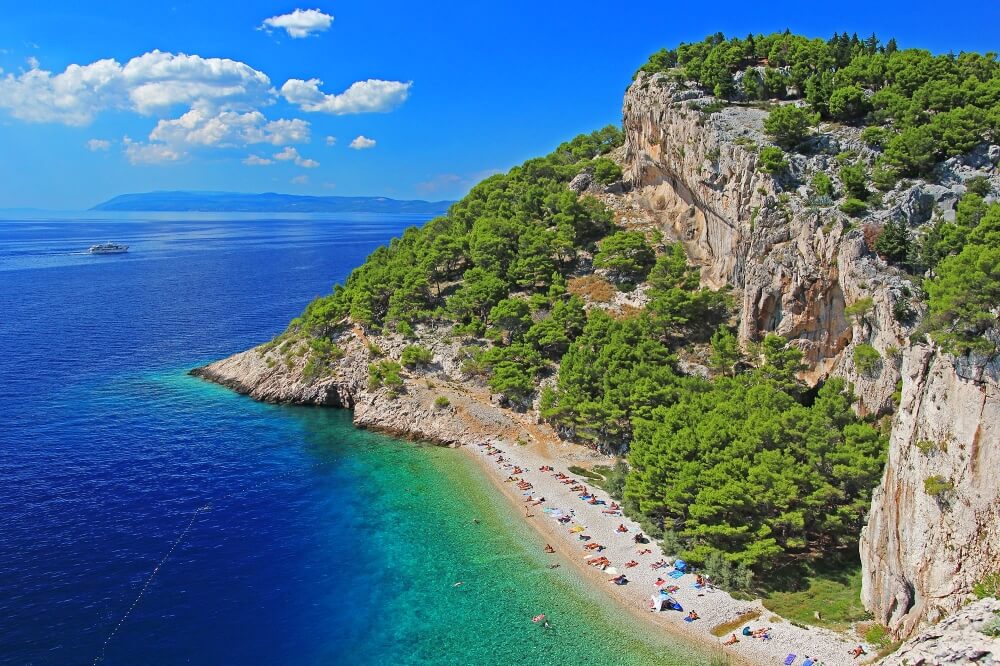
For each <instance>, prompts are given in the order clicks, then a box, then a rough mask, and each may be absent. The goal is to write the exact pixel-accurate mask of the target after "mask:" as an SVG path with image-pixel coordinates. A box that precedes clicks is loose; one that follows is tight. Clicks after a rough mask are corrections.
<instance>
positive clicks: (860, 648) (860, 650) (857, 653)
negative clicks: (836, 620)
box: [850, 645, 868, 659]
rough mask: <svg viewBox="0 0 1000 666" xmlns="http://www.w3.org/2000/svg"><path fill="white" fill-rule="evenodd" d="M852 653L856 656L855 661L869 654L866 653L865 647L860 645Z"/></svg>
mask: <svg viewBox="0 0 1000 666" xmlns="http://www.w3.org/2000/svg"><path fill="white" fill-rule="evenodd" d="M850 653H851V654H852V655H854V658H855V659H857V658H858V657H860V656H861V655H863V654H868V653H867V652H865V648H864V646H863V645H859V646H858V647H856V648H854V649H853V650H850Z"/></svg>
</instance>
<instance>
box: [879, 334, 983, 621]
mask: <svg viewBox="0 0 1000 666" xmlns="http://www.w3.org/2000/svg"><path fill="white" fill-rule="evenodd" d="M998 379H1000V360H997V359H993V360H992V361H990V362H985V361H984V360H983V359H978V360H976V359H969V358H962V359H955V358H953V357H951V356H950V355H947V354H943V353H938V352H936V351H935V349H934V348H933V347H931V346H926V345H916V346H914V347H912V348H910V349H909V350H908V351H907V353H906V355H905V358H904V361H903V391H902V400H901V402H900V406H899V411H898V413H897V415H896V419H895V422H894V424H893V431H892V439H891V443H890V447H889V458H888V463H887V465H886V468H885V473H884V476H883V479H882V485H881V486H880V487H879V488H878V490H877V491H876V493H875V495H874V497H873V499H872V508H871V511H870V514H869V519H868V526H867V527H866V528H865V529H864V530H863V532H862V536H861V561H862V565H863V570H864V576H863V600H864V603H865V606H866V607H867V608H868V609H869V610H870V611H871V612H872V613H873V614H874V616H875V619H876V620H877V621H879V622H881V623H882V624H885V625H887V626H888V627H889V628H890V629H892V630H893V631H894V632H895V633H896V634H897V635H900V636H907V635H909V634H911V633H912V632H913V631H914V629H916V628H917V627H918V626H919V624H920V623H921V622H923V621H932V622H933V621H937V620H939V619H940V618H942V617H943V616H945V615H947V614H948V613H951V612H954V611H955V610H957V609H958V608H960V607H961V606H962V604H964V603H965V602H966V601H967V600H968V599H969V598H970V593H971V591H972V587H973V585H974V584H975V583H977V582H978V581H980V580H981V579H982V578H983V577H984V576H985V575H986V574H987V573H991V572H996V571H998V570H1000V474H998V471H1000V386H998Z"/></svg>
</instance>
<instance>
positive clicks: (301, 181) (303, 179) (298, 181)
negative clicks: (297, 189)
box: [292, 175, 309, 185]
mask: <svg viewBox="0 0 1000 666" xmlns="http://www.w3.org/2000/svg"><path fill="white" fill-rule="evenodd" d="M308 182H309V176H305V175H302V176H296V177H295V178H292V183H293V184H294V185H305V184H306V183H308Z"/></svg>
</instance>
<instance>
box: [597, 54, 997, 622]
mask: <svg viewBox="0 0 1000 666" xmlns="http://www.w3.org/2000/svg"><path fill="white" fill-rule="evenodd" d="M714 101H715V100H714V99H713V98H711V97H705V96H704V93H703V92H701V91H699V90H698V89H697V88H694V87H693V86H689V85H684V84H678V83H675V82H670V81H668V79H667V78H666V77H664V76H663V75H654V76H651V77H650V76H646V75H644V74H640V76H639V77H638V78H637V79H636V81H635V82H634V83H633V85H632V86H631V87H630V88H629V90H628V93H627V94H626V97H625V103H624V109H623V116H624V127H625V133H626V143H625V148H624V162H625V178H626V185H627V187H628V188H630V192H629V193H628V194H626V195H625V196H624V197H623V198H622V200H621V201H617V202H612V203H613V205H615V207H616V208H617V209H618V211H619V213H620V216H621V218H622V219H624V220H629V219H644V220H645V222H646V223H647V224H651V225H653V226H655V227H658V228H659V229H661V230H663V231H664V233H665V234H666V235H668V236H672V237H673V238H676V239H678V240H681V241H683V242H684V244H685V246H686V248H687V250H688V254H689V256H691V257H692V258H693V259H694V260H695V261H696V262H697V263H699V264H700V265H701V266H702V279H703V282H704V283H706V284H708V285H711V286H713V287H722V286H725V285H728V286H730V287H733V288H735V291H736V294H737V299H738V300H739V301H740V320H739V333H740V337H741V339H742V340H744V341H750V340H759V339H760V338H761V337H763V336H764V335H765V334H766V333H768V332H772V331H773V332H776V333H779V334H781V335H783V336H785V337H787V338H789V339H792V340H795V344H798V345H799V346H800V347H801V348H802V350H803V351H804V352H805V356H806V360H807V361H808V362H809V365H810V368H809V370H807V371H806V373H805V375H804V378H805V379H806V380H807V381H812V382H818V381H822V380H823V379H825V378H826V377H829V376H834V375H836V376H842V377H844V378H845V379H846V380H847V381H849V382H851V383H853V384H854V387H855V392H856V393H857V395H858V398H859V404H858V409H859V412H860V413H862V414H884V413H891V412H892V411H893V410H894V409H895V404H894V393H896V392H897V390H899V388H898V384H897V382H901V398H899V397H898V396H899V394H898V393H897V397H896V398H895V399H901V404H900V406H899V411H898V414H897V415H896V417H895V422H894V424H893V436H892V441H891V446H890V451H889V457H888V464H887V465H886V469H885V472H884V477H883V481H882V484H881V487H880V488H879V490H878V491H877V492H876V493H875V496H874V499H873V504H872V509H871V513H870V517H869V523H868V527H867V528H866V529H865V532H864V537H863V540H862V560H863V567H864V582H865V583H864V601H865V605H866V606H867V607H868V608H869V609H870V610H871V611H872V612H873V614H874V615H875V617H876V619H877V620H878V621H880V622H882V623H884V624H886V625H888V626H889V627H890V628H891V629H892V630H893V631H894V632H896V633H897V635H902V636H905V635H909V634H910V633H911V632H912V631H914V629H915V628H916V627H917V626H918V625H919V624H920V623H921V622H923V621H925V620H931V621H934V620H937V619H940V618H941V617H942V616H943V615H944V614H945V613H948V612H952V611H954V610H956V609H957V608H959V607H960V606H961V605H962V604H963V603H964V602H966V601H967V599H968V595H969V591H970V589H971V586H972V585H973V583H975V582H976V581H977V580H978V579H979V578H981V577H982V575H983V574H984V573H985V572H986V571H990V570H992V571H996V570H997V569H998V568H1000V528H998V525H1000V474H997V471H998V470H1000V404H998V397H997V396H998V389H997V361H994V362H993V363H992V364H989V365H982V364H980V365H979V366H975V367H974V366H973V365H971V364H970V363H969V362H968V361H954V360H953V359H951V358H950V357H948V356H946V355H941V354H935V353H934V352H933V350H932V349H931V348H929V347H926V346H915V347H912V348H911V347H910V346H909V345H910V339H909V333H910V330H911V329H910V328H909V327H908V326H907V325H905V324H902V323H900V322H899V321H897V317H896V316H895V315H894V310H895V309H896V308H897V304H898V303H900V302H901V301H906V302H907V304H908V305H909V306H910V307H911V308H913V309H914V310H915V312H916V314H917V315H918V316H919V314H920V309H921V306H920V304H919V303H918V302H916V301H915V300H914V299H912V297H911V294H912V293H914V292H915V291H916V290H915V289H914V288H913V286H912V285H910V284H909V283H908V281H907V280H906V279H904V278H903V277H902V276H901V275H900V274H899V273H898V272H895V271H893V270H891V269H890V268H889V267H888V266H887V265H886V264H885V262H883V261H882V260H881V259H879V258H878V257H876V256H874V255H873V254H872V253H871V252H869V251H868V248H867V246H866V244H865V241H864V239H863V234H862V229H861V225H860V224H858V223H856V222H854V221H850V220H848V219H847V218H846V217H845V216H844V215H842V214H841V213H840V212H839V211H838V210H837V209H836V208H834V207H831V206H830V205H829V203H828V202H822V201H820V202H817V201H815V200H813V199H811V198H810V196H809V191H808V188H807V187H805V186H803V185H798V183H807V182H809V180H810V178H811V175H812V174H814V173H816V172H818V171H822V172H825V173H826V174H827V175H828V176H830V178H831V180H833V181H834V182H835V183H836V182H838V176H837V171H838V168H837V167H838V165H837V161H836V157H835V156H836V154H837V153H838V152H840V151H843V150H848V149H849V150H851V151H852V152H853V154H855V155H857V159H859V160H861V161H865V162H868V163H871V161H872V160H873V159H874V154H873V153H872V152H871V150H870V149H869V148H868V147H867V146H865V145H864V144H863V143H862V142H860V141H859V140H858V136H857V131H856V130H851V129H849V128H848V129H845V128H824V130H823V131H822V133H821V136H819V137H817V138H816V139H814V140H813V142H812V144H813V145H812V146H811V150H810V155H809V156H803V155H793V156H790V157H789V161H790V167H789V171H790V177H786V178H785V179H784V181H775V180H774V179H772V178H771V177H770V176H768V175H765V174H762V173H760V172H759V171H758V168H757V167H758V164H757V161H758V154H757V146H759V145H762V144H764V143H766V138H765V137H764V135H763V119H764V117H765V115H766V112H764V111H761V110H758V109H753V108H742V107H733V106H730V107H725V108H722V109H721V110H716V109H718V105H715V106H713V102H714ZM994 148H995V147H992V146H991V147H988V148H984V147H981V148H980V149H977V150H976V151H974V152H973V153H972V154H970V155H969V156H967V157H966V158H964V159H962V160H960V159H952V160H949V161H948V162H946V163H944V164H942V165H940V166H939V168H938V172H939V173H938V177H939V178H938V180H939V182H940V183H943V184H930V183H926V182H923V181H917V182H916V183H908V184H900V185H898V186H897V189H896V190H894V191H892V192H889V193H886V195H885V197H884V207H883V208H882V209H881V210H878V211H875V212H874V213H873V214H872V215H871V217H870V218H869V219H868V220H866V221H870V222H873V223H879V222H884V221H885V220H894V219H902V220H904V221H906V222H907V224H908V225H909V226H911V227H917V226H919V225H921V224H923V223H926V222H927V221H928V220H929V219H930V217H931V211H932V210H933V209H934V208H935V207H937V208H938V209H939V210H941V212H942V214H943V216H944V217H945V218H946V219H950V218H953V217H954V204H955V201H956V200H957V199H958V197H959V196H960V195H961V193H962V192H964V191H965V190H964V185H963V183H964V181H965V180H967V179H968V178H971V177H973V176H985V177H986V178H988V179H989V180H990V181H991V182H993V183H995V184H1000V171H998V169H997V167H996V163H997V160H996V159H994V155H996V156H1000V149H996V150H994ZM852 306H854V307H852ZM849 313H850V314H849ZM859 344H867V345H871V346H872V347H874V348H875V350H877V351H878V352H879V355H880V359H879V360H878V362H877V363H875V364H874V365H868V366H866V367H858V364H856V363H855V362H854V350H855V349H856V348H857V346H858V345H859ZM932 477H935V478H937V479H939V480H940V483H942V484H944V486H941V487H942V488H945V490H941V491H940V492H939V494H937V495H934V494H931V493H929V492H928V491H927V489H925V482H926V480H927V479H928V478H932ZM930 483H931V484H932V485H931V486H930V488H931V490H935V489H936V487H935V486H934V485H933V483H934V482H930Z"/></svg>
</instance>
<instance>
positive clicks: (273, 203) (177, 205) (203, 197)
mask: <svg viewBox="0 0 1000 666" xmlns="http://www.w3.org/2000/svg"><path fill="white" fill-rule="evenodd" d="M452 203H453V202H451V201H422V200H409V201H403V200H398V199H388V198H386V197H315V196H301V195H297V194H278V193H275V192H265V193H263V194H249V193H243V192H184V191H176V192H141V193H137V194H121V195H119V196H117V197H114V198H112V199H108V200H107V201H105V202H103V203H99V204H97V205H96V206H94V207H93V208H91V210H122V211H198V212H209V213H215V212H226V213H235V212H239V213H409V214H413V215H442V214H444V213H445V212H447V210H448V207H449V206H450V205H451V204H452Z"/></svg>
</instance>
